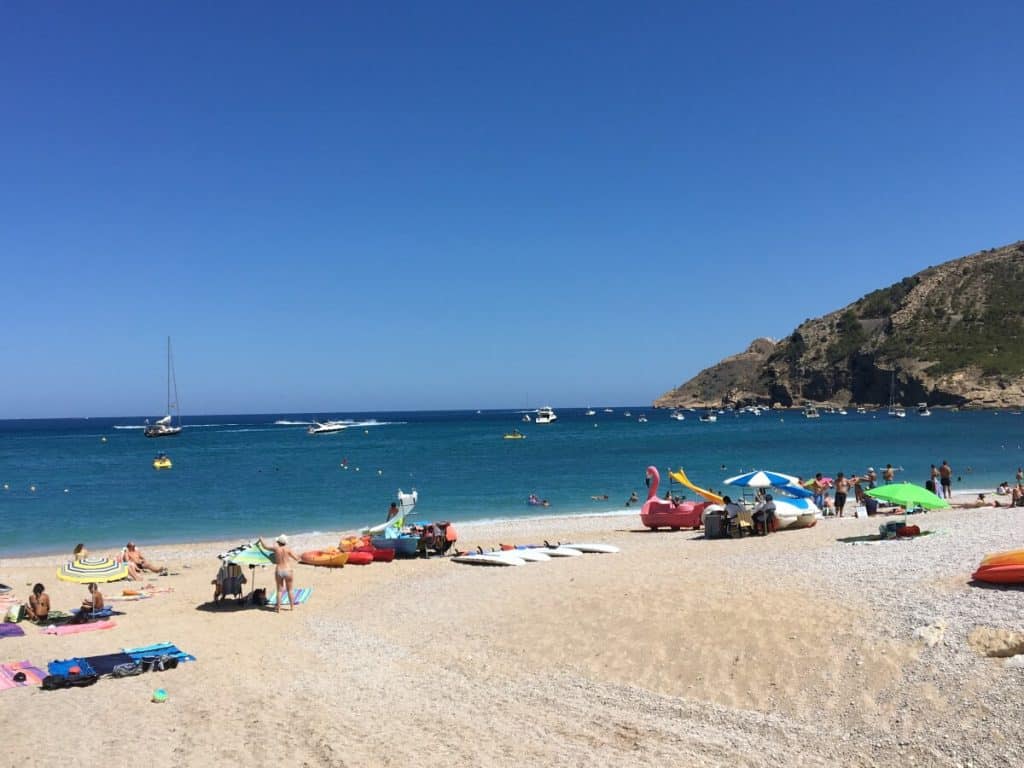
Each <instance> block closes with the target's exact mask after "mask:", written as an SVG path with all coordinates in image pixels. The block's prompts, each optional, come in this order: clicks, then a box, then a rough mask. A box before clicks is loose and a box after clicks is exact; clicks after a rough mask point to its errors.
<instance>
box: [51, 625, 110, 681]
mask: <svg viewBox="0 0 1024 768" xmlns="http://www.w3.org/2000/svg"><path fill="white" fill-rule="evenodd" d="M116 626H117V622H115V621H113V620H107V621H94V622H92V623H91V624H61V625H60V626H57V627H47V628H46V629H44V630H43V634H46V635H77V634H79V633H81V632H97V631H99V630H101V629H113V628H114V627H116ZM51 674H52V673H51Z"/></svg>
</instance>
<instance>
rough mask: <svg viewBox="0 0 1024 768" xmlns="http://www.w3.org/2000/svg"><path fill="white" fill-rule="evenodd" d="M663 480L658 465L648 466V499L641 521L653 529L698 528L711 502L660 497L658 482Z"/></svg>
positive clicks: (641, 511) (641, 514)
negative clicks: (675, 501) (678, 500)
mask: <svg viewBox="0 0 1024 768" xmlns="http://www.w3.org/2000/svg"><path fill="white" fill-rule="evenodd" d="M660 482H661V475H659V474H658V469H657V467H648V468H647V501H645V502H644V506H643V509H641V510H640V522H641V523H643V524H644V525H646V526H647V527H648V528H651V529H652V530H657V529H658V528H671V529H672V530H673V531H678V530H679V529H680V528H693V530H697V529H698V528H700V526H701V515H702V514H703V513H704V508H705V507H707V506H708V505H709V504H710V503H711V502H708V501H703V502H693V501H681V502H679V503H678V504H676V503H674V502H673V501H672V500H670V499H659V498H658V483H660Z"/></svg>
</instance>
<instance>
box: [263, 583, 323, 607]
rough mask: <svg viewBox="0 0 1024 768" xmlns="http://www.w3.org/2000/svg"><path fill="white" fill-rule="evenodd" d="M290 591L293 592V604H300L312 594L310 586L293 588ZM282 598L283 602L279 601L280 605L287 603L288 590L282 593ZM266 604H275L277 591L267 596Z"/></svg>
mask: <svg viewBox="0 0 1024 768" xmlns="http://www.w3.org/2000/svg"><path fill="white" fill-rule="evenodd" d="M292 592H294V593H295V604H296V605H302V604H303V603H304V602H306V601H307V600H309V596H310V595H311V594H313V588H312V587H302V588H301V589H293V590H292ZM282 599H283V602H282V603H281V605H288V592H285V593H284V595H283V596H282ZM267 605H268V606H276V605H277V592H274V593H273V594H272V595H271V596H270V597H268V598H267Z"/></svg>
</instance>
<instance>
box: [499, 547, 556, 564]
mask: <svg viewBox="0 0 1024 768" xmlns="http://www.w3.org/2000/svg"><path fill="white" fill-rule="evenodd" d="M496 554H497V553H496ZM501 554H502V555H503V556H505V557H508V556H511V557H518V558H520V559H521V560H526V561H527V562H530V563H543V562H544V561H545V560H550V559H551V555H546V554H544V553H543V552H541V551H540V550H539V549H510V550H506V551H505V552H502V553H501Z"/></svg>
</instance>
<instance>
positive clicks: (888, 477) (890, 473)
mask: <svg viewBox="0 0 1024 768" xmlns="http://www.w3.org/2000/svg"><path fill="white" fill-rule="evenodd" d="M894 477H896V470H895V469H893V468H892V464H886V465H885V471H884V472H883V473H882V479H883V480H885V484H886V485H888V484H889V483H891V482H892V479H893V478H894Z"/></svg>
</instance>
